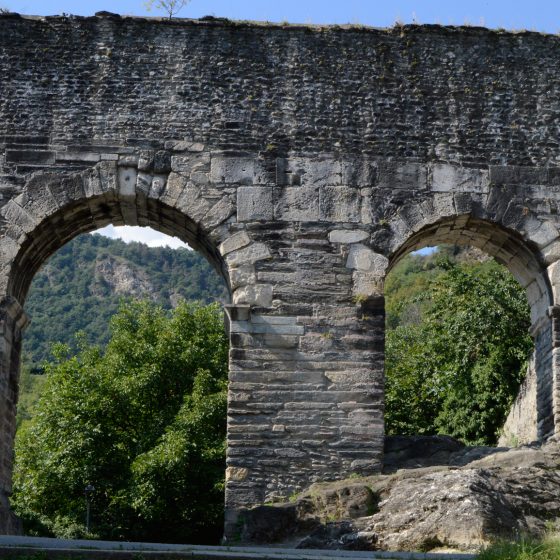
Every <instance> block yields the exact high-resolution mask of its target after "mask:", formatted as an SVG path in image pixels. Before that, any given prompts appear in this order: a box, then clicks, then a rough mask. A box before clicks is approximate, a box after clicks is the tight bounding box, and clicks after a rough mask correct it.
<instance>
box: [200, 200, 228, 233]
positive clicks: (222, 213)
mask: <svg viewBox="0 0 560 560" xmlns="http://www.w3.org/2000/svg"><path fill="white" fill-rule="evenodd" d="M234 214H235V203H234V202H233V197H232V196H223V197H222V198H221V199H220V200H219V201H218V202H217V203H215V204H213V205H211V206H210V209H209V210H208V212H207V213H206V214H205V215H204V217H203V218H202V220H201V221H202V223H203V225H204V227H205V228H208V229H212V228H215V227H216V226H218V225H219V224H221V223H223V222H225V221H226V220H227V219H228V218H229V217H230V216H233V215H234Z"/></svg>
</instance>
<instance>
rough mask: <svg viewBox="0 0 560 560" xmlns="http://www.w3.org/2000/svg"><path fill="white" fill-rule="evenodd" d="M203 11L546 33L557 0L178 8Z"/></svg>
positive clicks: (85, 2)
mask: <svg viewBox="0 0 560 560" xmlns="http://www.w3.org/2000/svg"><path fill="white" fill-rule="evenodd" d="M0 5H4V6H6V7H8V8H10V9H11V10H12V11H16V12H20V13H23V14H34V15H53V14H60V13H62V12H66V13H71V14H77V15H93V14H94V13H95V12H96V11H100V10H108V11H112V12H118V13H121V14H134V15H150V13H148V12H147V11H146V10H145V8H144V0H113V1H111V2H110V1H108V0H81V1H80V2H76V1H75V0H0ZM151 15H156V12H151ZM204 15H215V16H221V17H228V18H232V19H253V20H265V21H266V20H268V21H290V22H298V23H339V24H341V23H361V24H366V25H373V26H378V27H386V26H390V25H392V24H393V23H394V22H395V21H396V20H400V21H402V22H405V23H409V22H412V21H413V20H416V21H417V22H419V23H441V24H454V25H460V24H464V23H469V24H471V25H481V24H482V25H485V26H486V27H503V28H506V29H533V30H536V31H546V32H548V33H557V32H558V31H560V2H558V0H533V1H532V2H528V1H526V0H509V1H505V0H470V1H468V2H466V1H456V0H424V1H418V0H415V1H413V0H389V1H387V0H383V1H381V0H340V1H338V0H337V1H334V0H330V1H329V0H192V1H191V3H190V4H189V5H188V6H187V7H186V8H185V9H184V10H183V11H182V12H181V16H182V17H193V18H198V17H202V16H204Z"/></svg>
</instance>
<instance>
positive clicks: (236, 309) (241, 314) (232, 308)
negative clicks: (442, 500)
mask: <svg viewBox="0 0 560 560" xmlns="http://www.w3.org/2000/svg"><path fill="white" fill-rule="evenodd" d="M224 308H225V310H226V314H227V316H228V319H229V320H230V321H248V320H249V319H250V317H251V306H250V305H224Z"/></svg>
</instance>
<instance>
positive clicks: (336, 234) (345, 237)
mask: <svg viewBox="0 0 560 560" xmlns="http://www.w3.org/2000/svg"><path fill="white" fill-rule="evenodd" d="M368 237H369V233H368V232H367V231H363V230H359V229H334V230H332V231H331V232H329V241H330V242H331V243H345V244H349V243H359V242H360V241H365V240H366V239H367V238H368Z"/></svg>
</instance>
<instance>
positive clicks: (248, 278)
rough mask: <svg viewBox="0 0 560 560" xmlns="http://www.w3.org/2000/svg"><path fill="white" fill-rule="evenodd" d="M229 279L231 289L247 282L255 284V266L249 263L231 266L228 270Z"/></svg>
mask: <svg viewBox="0 0 560 560" xmlns="http://www.w3.org/2000/svg"><path fill="white" fill-rule="evenodd" d="M229 280H230V284H231V289H232V290H235V289H237V288H239V287H241V286H246V285H247V284H256V282H257V274H256V272H255V267H254V266H253V265H252V264H249V265H247V266H240V267H238V268H232V269H231V270H230V271H229Z"/></svg>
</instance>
